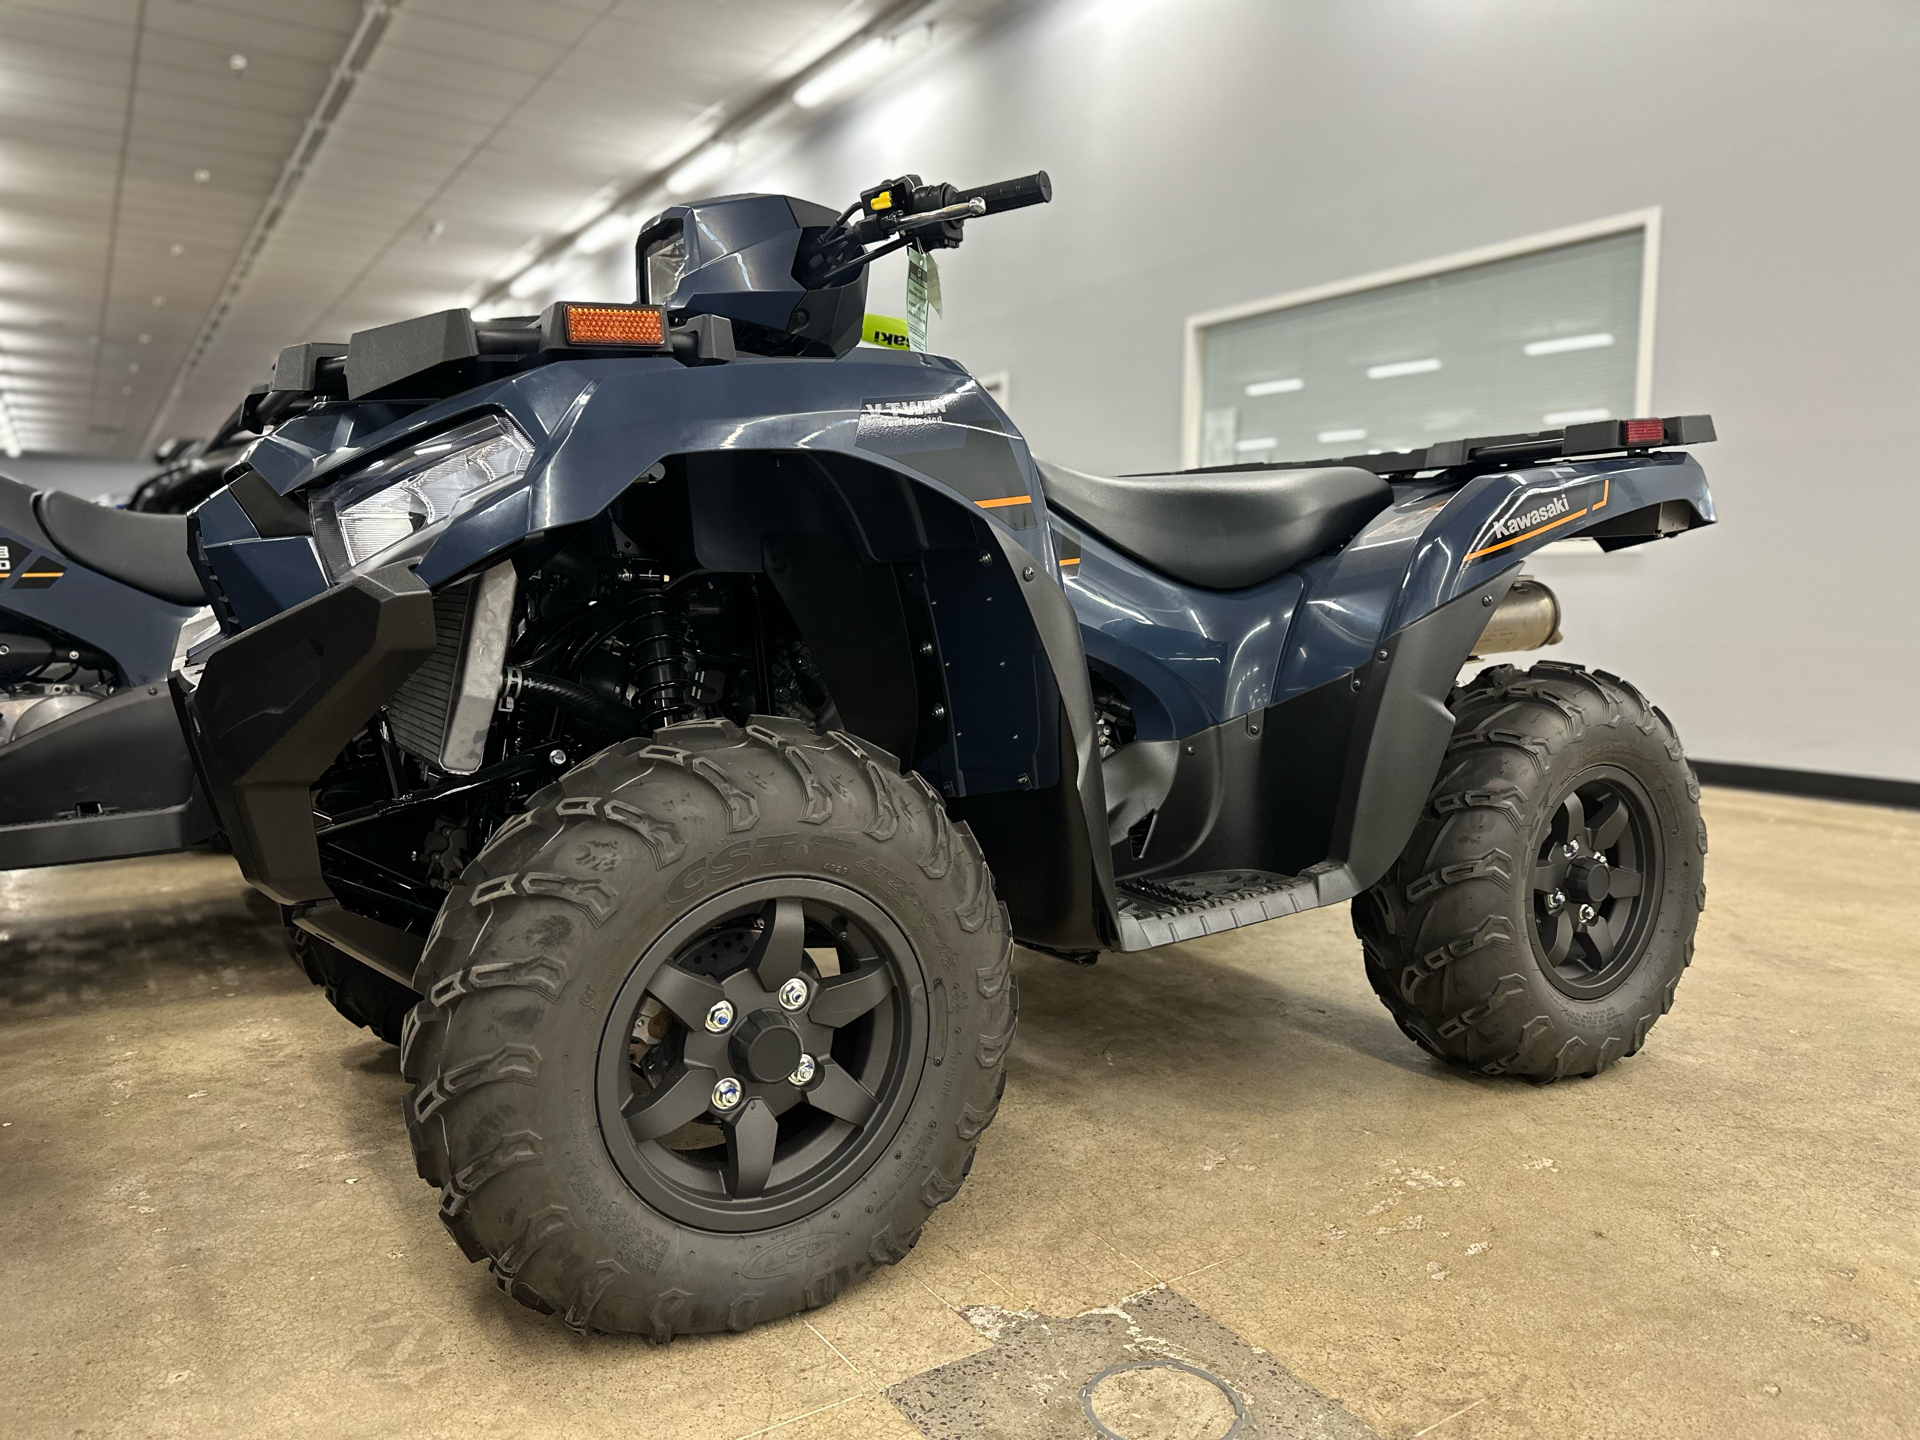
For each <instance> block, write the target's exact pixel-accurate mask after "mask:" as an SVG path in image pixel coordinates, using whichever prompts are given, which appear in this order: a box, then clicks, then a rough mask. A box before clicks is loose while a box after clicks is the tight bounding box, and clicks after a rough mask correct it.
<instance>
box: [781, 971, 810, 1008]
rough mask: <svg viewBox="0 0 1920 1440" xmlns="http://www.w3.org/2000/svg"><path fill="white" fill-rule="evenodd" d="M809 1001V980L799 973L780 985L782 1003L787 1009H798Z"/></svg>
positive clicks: (782, 1006)
mask: <svg viewBox="0 0 1920 1440" xmlns="http://www.w3.org/2000/svg"><path fill="white" fill-rule="evenodd" d="M806 1003H807V982H806V981H804V980H802V979H801V978H800V977H799V976H798V975H796V976H794V977H793V978H792V979H791V980H789V981H787V983H786V984H784V985H782V986H781V987H780V1005H781V1008H783V1009H786V1010H798V1009H799V1008H800V1007H801V1006H802V1005H805V1004H806Z"/></svg>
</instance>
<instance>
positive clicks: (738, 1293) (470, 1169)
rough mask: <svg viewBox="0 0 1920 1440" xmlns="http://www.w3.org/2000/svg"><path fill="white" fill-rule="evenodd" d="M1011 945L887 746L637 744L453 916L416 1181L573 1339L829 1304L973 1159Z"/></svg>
mask: <svg viewBox="0 0 1920 1440" xmlns="http://www.w3.org/2000/svg"><path fill="white" fill-rule="evenodd" d="M1011 960H1012V942H1011V938H1010V934H1009V931H1008V927H1007V921H1006V915H1005V912H1004V910H1003V909H1002V907H1001V906H1000V904H999V902H997V901H996V900H995V899H994V895H993V885H992V880H991V878H990V877H989V875H988V873H987V867H986V864H985V862H984V860H983V859H982V858H981V855H980V851H979V848H978V847H977V846H976V845H975V843H974V841H973V838H972V836H971V835H970V834H969V833H968V831H967V830H966V828H965V827H964V826H956V825H954V824H952V823H951V822H950V821H949V820H948V818H947V815H946V812H945V810H944V809H943V808H942V806H941V804H940V802H939V799H938V798H937V797H936V796H935V795H934V793H933V792H932V791H931V790H930V789H929V788H928V787H927V786H926V784H925V783H924V782H922V781H921V780H919V778H918V777H916V776H908V777H904V778H903V777H902V776H901V775H900V773H899V767H898V765H897V764H896V763H895V762H894V760H893V759H892V757H891V756H888V755H886V754H885V753H884V752H881V751H879V750H878V749H876V748H874V747H871V746H869V745H866V744H865V743H864V742H859V741H855V740H853V739H851V738H850V737H848V736H845V735H833V736H830V737H828V736H822V735H819V734H817V733H815V732H814V731H812V730H811V729H809V728H808V727H806V726H805V725H803V724H800V723H798V722H795V721H791V720H780V719H770V718H766V717H757V718H756V719H755V720H754V722H753V723H752V724H751V725H749V726H748V727H747V728H746V729H745V730H744V731H743V730H742V729H740V728H739V727H738V726H735V725H733V724H731V723H729V722H726V721H703V722H699V723H695V724H688V725H678V726H673V727H670V728H668V729H665V730H662V731H660V732H658V733H657V735H656V736H655V737H654V742H653V743H652V744H648V743H646V742H644V741H630V742H626V743H624V744H621V745H617V746H615V747H613V748H612V749H609V750H606V751H603V752H602V753H601V754H599V755H597V756H595V757H594V758H593V759H592V760H589V761H588V762H586V763H585V764H583V765H581V766H580V767H579V768H578V769H575V770H573V771H572V772H570V773H569V774H568V775H566V776H565V777H564V778H563V779H562V780H561V781H560V782H559V783H558V784H556V785H554V786H551V787H549V788H548V789H547V790H545V791H543V792H541V793H540V794H539V795H536V796H535V797H534V799H533V801H532V802H531V805H530V807H529V809H528V810H527V812H526V813H525V814H524V815H522V816H519V817H516V818H515V819H513V820H511V821H509V822H508V823H507V824H506V825H505V826H503V827H502V828H501V829H500V830H499V832H498V833H496V834H495V835H494V837H493V839H492V840H491V841H490V842H489V843H488V845H487V846H486V848H485V849H484V850H482V851H481V853H480V855H479V856H478V858H476V859H475V860H474V862H473V863H472V864H471V865H469V866H468V867H467V870H466V872H465V874H463V875H462V877H461V882H460V884H459V885H458V886H457V887H456V888H455V889H454V891H453V893H452V894H451V895H450V896H449V898H448V900H447V903H446V906H445V908H444V909H443V910H442V912H441V918H440V921H439V923H438V925H437V926H436V927H435V930H434V934H433V937H432V939H431V940H430V941H429V942H428V945H427V949H426V954H425V956H424V958H423V960H422V964H421V969H420V978H421V983H422V984H423V986H424V987H425V990H426V996H427V998H426V1000H425V1002H424V1003H423V1004H422V1005H421V1006H420V1007H419V1009H418V1010H417V1011H416V1012H415V1018H414V1019H413V1020H412V1021H410V1022H409V1025H408V1033H407V1037H406V1040H405V1042H404V1045H403V1052H402V1068H403V1069H404V1071H405V1073H406V1076H407V1078H408V1079H409V1080H410V1081H411V1082H412V1083H413V1085H414V1087H415V1088H414V1089H413V1091H412V1093H411V1094H410V1095H409V1096H408V1097H407V1100H406V1102H405V1103H406V1116H407V1126H408V1130H409V1133H410V1135H411V1137H412V1140H413V1146H414V1153H415V1156H416V1158H417V1161H418V1164H419V1169H420V1174H421V1176H422V1177H423V1178H424V1179H426V1180H427V1181H429V1182H430V1183H432V1184H434V1185H436V1186H438V1187H439V1188H440V1214H441V1218H442V1219H443V1220H444V1221H445V1222H446V1224H447V1228H448V1229H449V1230H451V1231H452V1233H453V1235H454V1238H455V1239H456V1240H457V1241H459V1243H460V1246H461V1249H462V1250H464V1251H465V1252H466V1254H467V1257H468V1258H469V1259H472V1260H481V1259H484V1260H487V1261H488V1262H489V1263H490V1265H491V1267H492V1270H493V1273H494V1276H495V1278H496V1281H497V1283H498V1284H499V1285H500V1287H501V1288H502V1289H504V1290H505V1291H506V1292H507V1293H508V1294H510V1295H512V1296H514V1297H515V1298H516V1299H518V1300H520V1301H521V1302H522V1303H523V1304H526V1305H530V1306H532V1307H534V1308H535V1309H539V1310H552V1311H559V1312H560V1313H561V1314H562V1316H563V1317H564V1319H565V1321H566V1323H567V1324H568V1325H570V1326H572V1327H573V1328H574V1329H576V1330H580V1331H588V1330H604V1331H637V1332H640V1333H643V1334H646V1335H649V1336H652V1337H653V1338H655V1339H660V1340H664V1339H667V1338H668V1337H670V1336H672V1335H676V1334H689V1333H696V1332H703V1331H712V1330H721V1329H734V1330H744V1329H746V1328H747V1327H748V1326H750V1325H753V1324H755V1323H757V1322H759V1321H763V1320H771V1319H775V1318H777V1317H779V1316H782V1315H787V1314H790V1313H792V1312H794V1311H796V1310H800V1309H803V1308H809V1307H812V1306H817V1305H822V1304H825V1303H826V1302H827V1301H828V1300H831V1299H832V1298H833V1297H834V1296H835V1295H836V1294H838V1293H839V1291H840V1290H841V1289H842V1287H844V1286H845V1285H847V1284H848V1283H849V1282H850V1281H852V1280H853V1279H855V1278H857V1277H858V1276H860V1275H861V1274H863V1273H865V1272H866V1271H868V1270H871V1269H872V1268H873V1267H874V1266H876V1265H882V1264H890V1263H892V1262H894V1261H896V1260H899V1259H901V1258H902V1257H903V1256H904V1255H905V1254H906V1253H907V1251H908V1250H909V1249H910V1248H911V1247H912V1246H913V1244H914V1242H915V1240H917V1239H918V1238H919V1235H920V1228H921V1226H922V1225H923V1224H924V1223H925V1222H926V1219H927V1217H928V1215H929V1214H930V1213H932V1211H933V1209H934V1207H935V1206H937V1205H939V1204H941V1203H943V1202H944V1201H946V1200H949V1199H951V1198H952V1197H953V1195H954V1193H955V1192H956V1191H957V1190H958V1189H959V1187H960V1182H961V1181H962V1180H963V1179H965V1177H966V1174H967V1171H968V1170H969V1169H970V1168H971V1166H972V1164H973V1153H974V1146H975V1143H976V1142H977V1141H978V1139H979V1136H980V1132H981V1131H982V1130H983V1129H984V1128H985V1127H986V1125H987V1123H988V1121H990V1120H991V1119H992V1118H993V1114H994V1110H995V1108H996V1106H997V1104H998V1102H999V1098H1000V1090H1001V1086H1002V1084H1003V1081H1004V1073H1003V1065H1004V1060H1005V1056H1006V1052H1007V1047H1008V1045H1009V1043H1010V1042H1011V1041H1012V1038H1013V1021H1014V999H1015V996H1014V984H1013V976H1012V970H1011Z"/></svg>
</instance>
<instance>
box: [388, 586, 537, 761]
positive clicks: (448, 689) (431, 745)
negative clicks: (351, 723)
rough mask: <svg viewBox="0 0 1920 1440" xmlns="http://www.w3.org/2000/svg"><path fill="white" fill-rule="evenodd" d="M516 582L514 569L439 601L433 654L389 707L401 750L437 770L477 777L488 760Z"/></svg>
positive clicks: (454, 591) (452, 589) (443, 594)
mask: <svg viewBox="0 0 1920 1440" xmlns="http://www.w3.org/2000/svg"><path fill="white" fill-rule="evenodd" d="M514 581H515V576H514V570H513V565H512V563H511V562H508V563H504V564H500V565H496V566H494V567H493V568H492V569H491V570H488V571H486V572H485V573H484V574H481V575H476V576H474V578H473V579H471V580H465V581H462V582H461V583H460V584H458V585H449V586H448V587H447V588H446V589H444V590H442V591H441V592H440V593H439V594H437V595H435V596H434V597H433V628H434V647H433V653H432V654H431V655H429V656H428V657H427V658H426V659H425V660H424V661H423V662H421V665H420V668H419V669H417V670H415V671H414V672H413V674H411V675H409V676H408V677H407V679H406V682H405V683H404V684H402V685H401V687H400V688H399V689H398V690H396V691H395V692H394V695H393V698H392V699H391V700H389V701H388V702H387V723H388V725H389V726H390V727H391V728H392V731H393V738H394V740H395V742H396V743H398V744H399V746H400V748H401V749H403V750H405V751H406V752H407V753H408V754H410V755H413V756H415V757H416V758H418V759H420V760H424V761H426V762H427V763H428V764H429V765H432V766H434V767H435V768H437V769H440V770H445V771H448V772H450V773H452V774H456V775H470V774H472V773H473V772H474V771H475V770H477V769H479V768H480V762H481V760H482V759H483V758H484V756H485V753H486V743H487V729H488V727H489V726H490V725H491V724H492V721H493V707H494V704H495V702H497V701H498V700H499V698H500V679H501V675H502V673H503V669H504V666H505V664H506V658H507V641H508V639H509V638H510V632H511V628H512V624H513V592H514Z"/></svg>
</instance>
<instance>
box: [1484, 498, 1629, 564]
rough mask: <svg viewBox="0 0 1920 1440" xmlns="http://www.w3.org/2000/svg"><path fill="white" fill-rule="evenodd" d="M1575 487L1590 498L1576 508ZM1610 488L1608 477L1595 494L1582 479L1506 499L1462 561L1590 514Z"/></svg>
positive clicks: (1604, 501)
mask: <svg viewBox="0 0 1920 1440" xmlns="http://www.w3.org/2000/svg"><path fill="white" fill-rule="evenodd" d="M1575 488H1584V489H1585V490H1586V492H1587V497H1591V498H1588V503H1586V504H1584V505H1582V506H1581V507H1580V508H1579V509H1577V510H1576V509H1575V508H1574V505H1573V502H1574V498H1575V497H1574V494H1573V491H1574V489H1575ZM1612 488H1613V481H1612V480H1611V479H1607V480H1602V481H1601V482H1600V492H1599V494H1598V496H1597V497H1596V496H1594V494H1593V482H1592V481H1590V480H1589V481H1582V482H1581V485H1580V487H1573V486H1569V487H1568V488H1567V489H1564V490H1560V491H1556V492H1554V493H1552V494H1547V495H1542V494H1541V493H1540V492H1539V491H1537V490H1536V491H1532V492H1530V493H1526V494H1522V495H1520V496H1517V497H1516V498H1514V499H1513V500H1510V501H1508V502H1507V506H1506V507H1505V508H1504V510H1503V512H1501V513H1497V514H1496V515H1495V516H1494V518H1493V519H1492V520H1491V521H1489V522H1488V524H1487V527H1486V528H1485V529H1484V530H1482V531H1481V532H1480V538H1479V539H1478V540H1476V541H1475V542H1474V545H1473V549H1471V550H1470V551H1468V552H1467V556H1466V560H1465V561H1463V562H1462V563H1463V564H1464V563H1471V562H1472V561H1475V560H1478V559H1480V558H1481V557H1482V556H1486V555H1492V554H1494V553H1495V552H1496V551H1500V550H1504V549H1506V548H1507V547H1508V546H1509V545H1518V544H1519V543H1520V542H1521V541H1522V540H1531V539H1533V538H1534V537H1535V536H1536V535H1544V534H1546V533H1547V532H1548V531H1550V530H1558V529H1559V528H1560V527H1561V526H1562V525H1568V524H1571V523H1572V522H1573V521H1575V520H1578V519H1579V518H1580V517H1581V516H1583V515H1591V514H1592V513H1593V512H1594V511H1595V510H1603V509H1605V508H1606V504H1607V496H1608V494H1609V493H1610V492H1611V490H1612Z"/></svg>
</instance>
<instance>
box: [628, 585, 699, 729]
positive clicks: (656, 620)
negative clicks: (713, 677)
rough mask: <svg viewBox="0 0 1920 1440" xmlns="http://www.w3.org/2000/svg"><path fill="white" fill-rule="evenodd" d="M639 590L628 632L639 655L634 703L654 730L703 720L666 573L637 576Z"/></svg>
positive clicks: (635, 654) (634, 653)
mask: <svg viewBox="0 0 1920 1440" xmlns="http://www.w3.org/2000/svg"><path fill="white" fill-rule="evenodd" d="M634 591H635V594H636V599H635V601H634V608H633V611H632V616H633V618H632V619H631V620H630V621H628V623H627V625H626V627H625V637H624V638H625V639H626V641H627V644H628V647H629V649H630V653H631V654H632V656H633V677H634V679H633V708H634V709H635V710H637V711H639V712H640V715H641V717H642V720H643V724H644V726H645V728H646V729H648V730H657V729H659V728H660V727H661V726H662V725H674V724H677V723H679V722H680V721H682V720H693V719H697V718H698V716H697V714H696V710H695V706H694V703H693V682H692V680H691V679H690V678H689V677H688V675H687V661H686V654H685V651H684V649H683V646H682V643H681V637H680V635H679V634H678V632H677V630H676V627H675V625H674V615H673V612H672V609H671V607H670V605H669V604H668V601H667V595H666V591H665V589H664V588H663V587H662V584H661V578H660V576H659V575H657V574H648V575H637V576H635V577H634Z"/></svg>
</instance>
